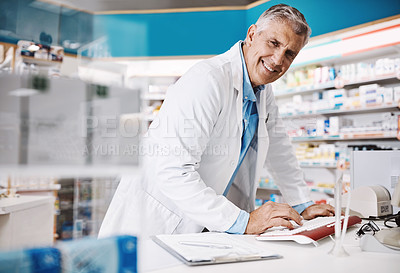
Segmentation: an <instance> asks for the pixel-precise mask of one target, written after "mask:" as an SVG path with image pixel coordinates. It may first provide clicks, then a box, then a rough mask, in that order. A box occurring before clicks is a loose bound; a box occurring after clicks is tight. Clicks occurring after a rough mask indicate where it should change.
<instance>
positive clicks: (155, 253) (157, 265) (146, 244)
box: [138, 239, 183, 272]
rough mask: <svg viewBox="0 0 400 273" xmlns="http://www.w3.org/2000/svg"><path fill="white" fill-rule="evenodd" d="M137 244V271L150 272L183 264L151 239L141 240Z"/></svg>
mask: <svg viewBox="0 0 400 273" xmlns="http://www.w3.org/2000/svg"><path fill="white" fill-rule="evenodd" d="M140 244H141V245H140V246H139V250H140V252H139V253H138V256H139V264H138V265H139V269H140V270H139V272H150V271H154V270H158V269H162V268H168V267H173V266H178V265H181V264H183V263H182V262H181V261H180V260H179V259H177V258H175V257H174V256H172V255H171V254H170V253H168V251H166V250H165V249H163V248H162V247H160V246H159V245H157V244H156V243H155V242H154V241H153V240H151V239H148V240H145V241H141V242H140Z"/></svg>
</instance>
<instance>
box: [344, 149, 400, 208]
mask: <svg viewBox="0 0 400 273" xmlns="http://www.w3.org/2000/svg"><path fill="white" fill-rule="evenodd" d="M350 166H351V187H352V189H356V188H358V187H362V186H374V185H381V186H383V187H385V188H386V189H387V190H388V191H389V192H390V194H391V197H392V199H393V194H394V192H395V189H396V186H397V184H398V181H399V177H400V151H397V150H385V151H353V152H352V157H351V164H350ZM399 210H400V208H399V206H398V205H397V206H393V213H397V212H399Z"/></svg>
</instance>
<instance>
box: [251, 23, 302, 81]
mask: <svg viewBox="0 0 400 273" xmlns="http://www.w3.org/2000/svg"><path fill="white" fill-rule="evenodd" d="M256 30H257V26H256V25H252V26H251V27H250V28H249V30H248V32H247V36H246V42H245V44H244V45H243V55H244V59H245V61H246V66H247V70H248V73H249V77H250V81H251V84H252V86H253V87H255V86H258V85H262V84H267V83H271V82H274V81H276V80H277V79H279V78H280V77H281V76H282V75H283V74H285V72H286V71H287V70H288V69H289V67H290V65H291V64H292V62H293V60H294V58H295V57H296V56H297V54H298V53H299V51H300V49H302V47H303V45H304V41H305V36H303V35H298V34H296V33H295V32H294V31H293V30H292V27H291V26H290V24H289V23H287V22H278V21H270V22H269V23H268V26H266V27H265V28H264V29H263V30H262V31H259V32H257V31H256Z"/></svg>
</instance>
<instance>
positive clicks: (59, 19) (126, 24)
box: [0, 0, 400, 57]
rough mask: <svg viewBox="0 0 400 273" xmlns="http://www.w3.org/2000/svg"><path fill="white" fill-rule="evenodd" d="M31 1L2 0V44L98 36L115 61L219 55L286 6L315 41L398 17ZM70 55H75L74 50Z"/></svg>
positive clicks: (314, 1)
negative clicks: (145, 9) (153, 9)
mask: <svg viewBox="0 0 400 273" xmlns="http://www.w3.org/2000/svg"><path fill="white" fill-rule="evenodd" d="M33 2H35V1H33V0H0V41H5V42H10V43H16V42H17V41H18V40H19V39H24V40H33V41H35V42H39V35H40V33H41V32H46V33H47V34H50V35H52V38H53V45H61V46H63V42H64V41H66V40H68V41H73V42H77V43H80V44H82V45H85V44H88V43H90V42H91V41H93V40H96V39H97V38H100V37H107V39H108V44H107V45H106V46H103V47H98V51H99V50H100V51H101V50H104V51H107V54H101V52H100V54H95V55H99V56H112V57H142V56H191V55H216V54H219V53H222V52H224V51H226V50H227V49H229V48H230V46H231V45H233V44H234V43H235V42H236V41H237V40H240V39H244V38H245V36H246V32H247V29H248V27H249V26H250V25H251V24H252V23H254V22H255V21H256V20H257V18H258V17H259V16H260V14H261V13H262V12H263V11H264V10H265V9H267V8H269V7H270V6H272V5H275V4H278V3H281V2H282V3H286V4H289V5H292V6H294V7H296V8H298V9H299V10H300V11H301V12H302V13H303V14H304V15H305V16H306V18H307V21H308V22H309V24H310V26H311V28H312V36H317V35H321V34H325V33H329V32H332V31H336V30H340V29H343V28H348V27H352V26H356V25H359V24H363V23H366V22H371V21H375V20H378V19H382V18H386V17H389V16H393V15H398V14H400V0H380V1H377V0H336V1H327V0H289V1H278V0H271V1H268V2H266V3H264V4H261V5H259V6H256V7H254V8H251V9H249V10H232V11H229V10H226V11H204V12H178V13H154V14H114V15H92V14H88V13H85V12H80V11H74V10H69V9H66V8H64V7H58V6H54V5H50V4H47V3H45V2H40V3H42V4H44V5H47V8H40V7H38V6H37V5H33V4H32V3H33ZM66 52H70V53H74V52H76V50H75V51H74V50H68V49H66Z"/></svg>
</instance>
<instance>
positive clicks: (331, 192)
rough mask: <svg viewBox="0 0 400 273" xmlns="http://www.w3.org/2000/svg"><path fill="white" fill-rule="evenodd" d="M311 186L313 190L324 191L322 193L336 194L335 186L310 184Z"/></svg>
mask: <svg viewBox="0 0 400 273" xmlns="http://www.w3.org/2000/svg"><path fill="white" fill-rule="evenodd" d="M309 188H310V190H311V191H313V192H322V193H326V194H329V195H333V194H334V189H333V188H325V187H313V186H309Z"/></svg>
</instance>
